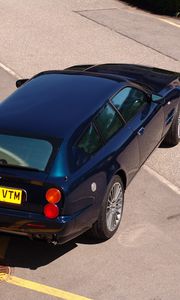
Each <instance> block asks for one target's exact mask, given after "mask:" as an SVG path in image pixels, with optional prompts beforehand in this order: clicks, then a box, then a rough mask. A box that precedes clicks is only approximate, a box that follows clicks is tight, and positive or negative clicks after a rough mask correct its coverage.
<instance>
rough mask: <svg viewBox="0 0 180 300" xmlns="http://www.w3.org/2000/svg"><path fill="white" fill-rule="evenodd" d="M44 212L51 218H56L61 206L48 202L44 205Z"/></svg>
mask: <svg viewBox="0 0 180 300" xmlns="http://www.w3.org/2000/svg"><path fill="white" fill-rule="evenodd" d="M44 214H45V216H46V217H47V218H49V219H55V218H57V217H58V215H59V207H58V206H57V205H55V204H52V203H48V204H46V205H45V206H44Z"/></svg>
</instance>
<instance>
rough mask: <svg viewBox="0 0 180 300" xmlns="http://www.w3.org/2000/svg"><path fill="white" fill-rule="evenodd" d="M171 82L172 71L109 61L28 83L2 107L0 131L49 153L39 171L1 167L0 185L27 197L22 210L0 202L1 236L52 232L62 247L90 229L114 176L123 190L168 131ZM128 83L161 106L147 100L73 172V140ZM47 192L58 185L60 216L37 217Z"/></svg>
mask: <svg viewBox="0 0 180 300" xmlns="http://www.w3.org/2000/svg"><path fill="white" fill-rule="evenodd" d="M177 78H178V74H177V73H175V72H170V71H165V70H160V69H155V68H148V67H144V66H136V65H112V64H109V65H99V66H94V65H85V66H74V67H71V68H69V69H67V70H64V71H48V72H42V73H40V74H38V75H36V76H34V77H33V78H31V79H30V80H27V82H25V84H23V85H22V86H21V87H20V88H19V89H18V90H17V91H16V92H14V93H13V94H12V95H11V96H9V97H8V98H7V99H6V100H4V101H3V102H2V103H1V104H0V133H5V134H15V135H16V134H19V135H26V136H32V137H39V138H46V139H48V140H50V141H52V143H53V145H55V146H54V148H55V152H54V154H53V157H52V158H51V160H50V162H49V164H48V167H47V169H46V170H45V171H44V172H36V171H33V170H31V171H30V170H23V169H16V168H5V167H4V166H1V165H0V186H6V187H12V188H13V187H14V188H20V189H23V190H25V191H26V193H27V199H26V201H24V202H23V203H22V205H21V206H18V205H14V204H9V203H8V204H7V203H2V202H0V231H5V232H10V233H13V232H14V233H15V234H27V235H32V236H33V235H36V236H37V235H39V236H40V237H45V236H46V237H48V238H50V239H51V238H52V236H54V235H58V237H59V241H60V242H61V243H64V242H66V241H67V240H69V239H72V238H73V237H75V236H77V235H79V234H80V233H81V232H84V231H85V230H87V229H88V228H90V227H91V226H92V225H93V223H94V222H95V221H96V220H97V218H98V215H99V211H100V208H101V203H102V199H103V198H104V196H105V193H106V188H107V186H108V184H109V182H110V181H111V179H112V177H113V176H114V175H115V174H119V175H120V176H121V178H122V180H123V183H124V186H125V188H126V186H128V184H129V183H130V181H131V180H132V179H133V177H134V176H135V174H136V173H137V172H138V170H139V168H140V167H141V165H142V164H143V163H144V162H145V160H146V159H147V158H148V157H149V155H150V154H151V152H152V151H153V150H154V149H155V148H156V147H157V146H158V145H159V144H160V142H161V141H162V140H163V138H164V136H165V134H166V133H167V131H168V130H169V128H170V126H171V123H172V121H173V117H174V115H175V113H176V111H177V109H178V105H179V104H178V103H179V95H180V88H179V86H180V85H179V84H178V83H177V80H178V79H177ZM126 86H132V87H136V88H138V89H140V90H141V91H143V92H144V93H145V94H147V97H148V96H149V95H151V96H152V94H155V93H156V94H157V95H158V96H159V98H161V99H162V101H157V102H153V101H148V102H147V104H146V105H145V106H144V107H143V109H142V110H140V111H139V112H138V113H137V114H136V116H135V117H134V118H132V119H131V120H130V121H129V122H128V123H124V126H123V127H122V128H121V129H120V130H119V131H118V132H117V133H116V134H115V135H114V136H112V138H111V139H110V140H109V141H108V142H107V143H105V144H104V145H103V146H102V147H101V148H100V149H99V150H98V151H97V152H96V153H94V155H92V157H91V158H90V159H89V160H87V162H86V163H84V164H82V165H81V166H80V167H78V168H76V167H74V156H73V150H72V148H73V145H74V143H75V141H76V140H77V139H78V138H79V136H80V135H81V134H82V132H83V130H84V128H86V127H87V125H88V124H89V123H90V122H91V121H92V119H93V118H94V116H95V115H96V114H97V113H98V112H99V111H100V110H101V108H102V107H103V106H104V105H105V103H111V98H112V97H113V95H115V94H116V93H117V92H118V91H120V90H121V89H123V88H124V87H126ZM92 183H96V186H97V189H96V190H95V191H92V188H91V185H92ZM50 187H57V188H60V189H61V190H62V194H63V199H62V201H60V204H58V205H59V209H60V215H59V217H57V218H56V219H53V220H49V219H48V218H46V217H45V216H44V214H43V208H44V206H45V204H46V203H47V201H46V200H45V193H46V191H47V189H48V188H50Z"/></svg>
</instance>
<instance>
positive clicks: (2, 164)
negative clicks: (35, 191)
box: [0, 159, 40, 172]
mask: <svg viewBox="0 0 180 300" xmlns="http://www.w3.org/2000/svg"><path fill="white" fill-rule="evenodd" d="M4 160H5V159H0V168H12V169H21V170H28V171H36V172H40V170H39V169H36V168H31V167H27V166H18V165H11V164H8V163H7V161H6V160H5V161H6V162H5V163H4V162H2V161H4Z"/></svg>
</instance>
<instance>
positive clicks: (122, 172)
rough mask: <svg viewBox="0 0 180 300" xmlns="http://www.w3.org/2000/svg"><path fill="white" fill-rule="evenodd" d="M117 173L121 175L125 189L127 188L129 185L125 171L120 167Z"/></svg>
mask: <svg viewBox="0 0 180 300" xmlns="http://www.w3.org/2000/svg"><path fill="white" fill-rule="evenodd" d="M115 175H117V176H119V177H120V178H121V180H122V183H123V185H124V189H126V186H127V176H126V173H125V171H124V170H122V169H120V170H118V171H117V172H116V174H115Z"/></svg>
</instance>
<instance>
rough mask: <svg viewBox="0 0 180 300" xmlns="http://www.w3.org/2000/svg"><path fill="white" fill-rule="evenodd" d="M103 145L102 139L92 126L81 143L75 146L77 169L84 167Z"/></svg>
mask: <svg viewBox="0 0 180 300" xmlns="http://www.w3.org/2000/svg"><path fill="white" fill-rule="evenodd" d="M101 145H102V144H101V139H100V137H99V135H98V134H97V132H96V130H95V129H94V127H93V125H92V124H91V125H90V126H89V127H88V129H87V130H86V131H85V132H84V134H83V135H82V137H81V139H80V141H79V142H78V143H77V144H76V145H75V146H73V156H74V163H75V165H76V167H80V166H81V165H83V164H84V163H85V162H86V161H87V160H88V159H89V158H90V157H91V156H92V154H93V153H95V152H96V151H97V150H98V149H99V148H100V147H101Z"/></svg>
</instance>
